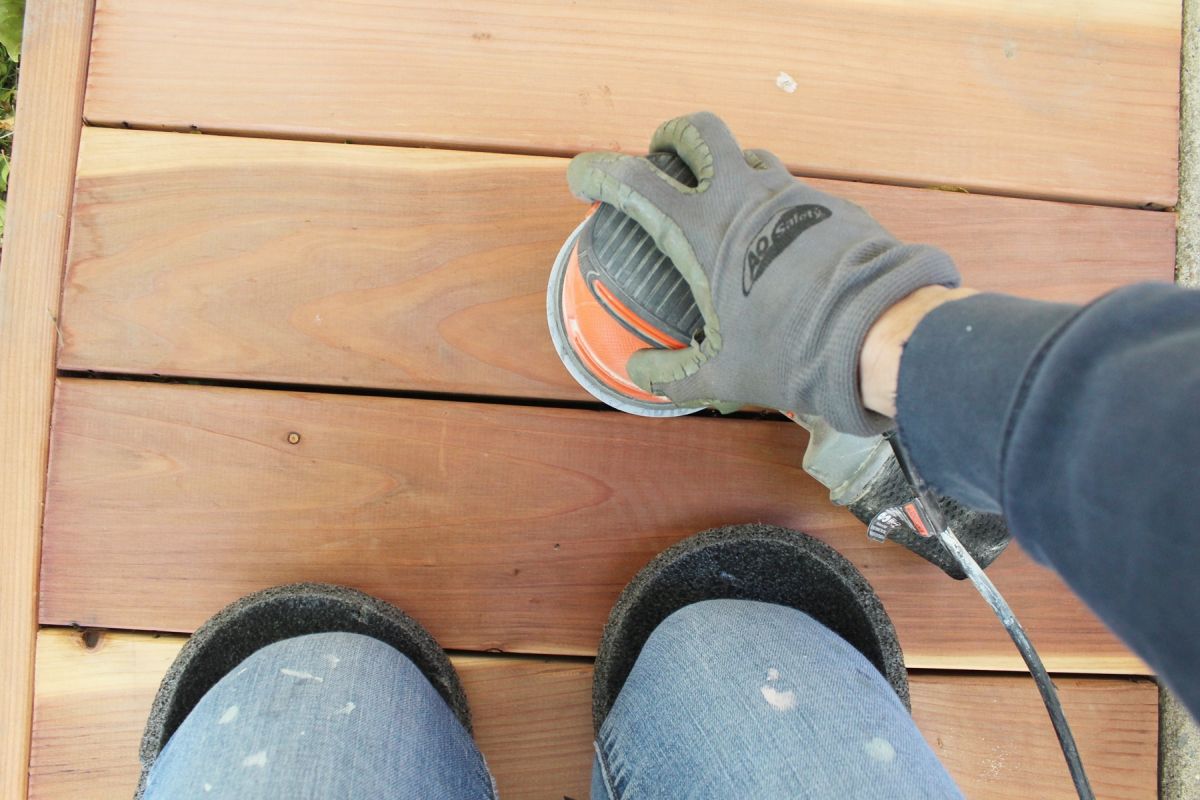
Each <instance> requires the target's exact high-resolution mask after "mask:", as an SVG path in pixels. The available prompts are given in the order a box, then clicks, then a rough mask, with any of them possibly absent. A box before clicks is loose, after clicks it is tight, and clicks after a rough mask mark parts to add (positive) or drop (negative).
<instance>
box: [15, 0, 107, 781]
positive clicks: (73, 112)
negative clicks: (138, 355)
mask: <svg viewBox="0 0 1200 800" xmlns="http://www.w3.org/2000/svg"><path fill="white" fill-rule="evenodd" d="M91 21H92V0H43V1H42V2H34V3H30V4H29V8H28V13H27V14H26V18H25V31H24V38H25V46H24V53H23V56H24V57H23V59H22V61H21V79H20V81H21V82H20V92H19V94H20V97H21V103H20V110H19V112H18V114H17V120H16V130H15V135H14V139H13V156H12V182H11V183H10V184H9V187H8V195H7V197H8V208H7V224H6V230H5V236H4V254H3V259H2V260H0V365H2V372H3V374H2V377H0V453H3V454H4V455H3V459H4V478H3V480H2V481H0V553H3V554H4V555H3V558H2V559H0V731H3V735H2V736H0V796H3V797H23V796H24V794H25V785H26V778H27V775H28V772H27V769H26V765H27V764H28V762H29V720H30V713H31V709H32V703H33V648H34V634H35V633H36V631H37V614H36V609H37V605H36V603H37V588H38V558H39V555H38V553H39V538H40V534H41V525H42V498H43V496H44V492H45V486H46V453H47V438H48V436H49V429H50V408H51V396H52V393H53V390H54V383H53V381H54V349H55V335H56V334H55V326H56V324H57V323H56V316H57V313H58V304H59V292H60V289H61V285H62V271H63V258H64V251H65V249H66V243H67V218H68V214H69V212H70V204H71V187H72V183H73V181H74V177H75V160H76V153H77V150H78V146H79V129H80V114H81V109H82V105H83V86H84V74H85V72H86V70H87V53H88V42H89V39H90V34H91Z"/></svg>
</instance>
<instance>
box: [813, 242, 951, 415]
mask: <svg viewBox="0 0 1200 800" xmlns="http://www.w3.org/2000/svg"><path fill="white" fill-rule="evenodd" d="M872 251H873V253H872ZM864 256H865V260H864ZM834 283H835V284H836V285H835V286H833V287H830V291H828V292H827V293H826V295H825V297H826V298H827V299H828V300H829V301H830V302H829V303H828V304H827V305H828V308H827V309H826V314H816V315H813V321H814V322H816V323H817V324H819V325H820V326H821V330H815V331H813V330H810V331H809V332H808V335H810V336H813V337H814V339H812V340H816V341H820V342H821V343H822V346H821V347H820V349H819V351H818V352H819V353H820V355H819V356H818V358H819V359H820V360H821V361H822V362H823V364H824V365H825V369H824V370H820V371H817V372H818V375H819V377H818V376H817V375H813V373H812V372H809V371H807V370H800V371H798V372H799V374H804V373H805V372H808V374H809V375H810V376H811V377H813V378H817V380H816V381H815V382H814V383H813V384H812V385H810V386H808V387H796V388H797V390H798V391H801V392H803V391H804V390H805V389H808V392H809V393H810V394H809V396H810V397H811V398H812V400H813V407H815V408H816V409H817V413H819V414H820V415H821V416H823V417H825V418H826V419H827V420H828V421H829V424H830V425H832V426H833V427H834V428H835V429H836V430H839V431H842V432H844V433H849V434H853V435H855V436H872V435H875V434H879V433H883V432H884V431H886V430H889V429H891V428H892V427H893V426H894V424H895V423H894V421H893V420H892V419H891V418H889V417H885V416H883V415H882V414H878V413H876V412H874V411H871V410H869V409H867V408H866V407H865V406H864V405H863V399H862V390H861V386H860V383H859V358H860V355H861V353H862V347H863V342H864V341H865V340H866V338H867V333H868V331H870V329H871V326H873V325H874V324H875V322H876V321H877V320H878V319H879V318H880V317H881V316H882V315H883V313H884V312H885V311H887V310H888V309H889V308H891V307H892V306H893V305H895V304H896V303H897V302H899V301H900V300H902V299H904V298H905V297H907V296H908V295H910V294H912V293H913V292H915V291H916V290H918V289H921V288H923V287H925V286H933V285H940V286H946V287H956V286H959V285H960V284H961V283H962V278H961V276H960V275H959V274H958V270H957V269H956V268H955V266H954V262H953V261H952V260H951V259H950V256H949V255H947V254H946V253H945V252H943V251H942V250H939V249H938V248H936V247H931V246H929V245H905V244H895V245H893V246H890V247H887V248H886V249H883V250H882V252H880V249H879V242H878V240H876V241H875V242H872V243H868V244H866V245H863V246H860V247H856V248H854V249H853V250H852V251H851V252H850V253H847V255H846V256H845V257H844V258H843V259H842V261H841V263H840V264H839V265H838V268H837V271H836V278H835V281H834ZM810 341H811V340H810ZM819 373H823V374H819ZM795 396H796V395H793V397H795Z"/></svg>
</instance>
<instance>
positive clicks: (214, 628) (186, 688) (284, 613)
mask: <svg viewBox="0 0 1200 800" xmlns="http://www.w3.org/2000/svg"><path fill="white" fill-rule="evenodd" d="M336 632H347V633H359V634H364V635H366V636H371V637H373V638H375V639H378V640H380V641H381V642H384V643H385V644H389V645H391V646H392V647H394V648H396V650H398V651H400V652H401V653H402V654H404V655H405V656H407V657H408V658H409V660H411V661H412V662H413V663H414V664H415V665H416V666H417V668H418V669H420V670H421V672H422V674H424V675H425V677H426V678H428V679H429V682H430V683H431V684H433V687H434V688H435V689H437V691H438V694H439V695H441V696H442V699H443V700H445V701H446V703H448V704H449V706H450V708H451V710H452V711H453V712H454V715H455V716H456V717H457V718H458V721H459V722H461V723H462V724H463V726H465V727H466V729H467V731H468V732H469V731H470V730H471V714H470V711H469V710H468V708H467V698H466V695H465V694H464V693H463V689H462V684H461V683H460V682H459V679H458V673H456V672H455V671H454V667H453V666H452V665H451V664H450V659H448V658H447V657H446V654H445V653H444V652H443V651H442V648H441V647H439V646H438V643H437V642H436V641H435V640H434V638H433V637H432V636H430V635H429V633H428V632H427V631H426V630H425V629H424V628H422V627H421V626H420V624H419V623H417V622H416V620H414V619H412V618H411V617H409V616H408V615H407V614H405V613H404V612H402V611H400V610H399V609H398V608H396V607H395V606H392V605H391V604H389V603H385V602H384V601H382V600H379V599H378V598H375V597H371V596H370V595H368V594H363V593H362V592H360V591H357V590H355V589H349V588H346V587H344V586H333V585H331V584H325V583H294V584H290V585H287V586H276V587H274V588H272V589H265V590H263V591H261V592H256V593H254V594H251V595H247V596H246V597H243V598H242V599H240V600H237V601H235V602H233V603H231V604H230V605H228V606H226V607H225V608H224V609H222V610H221V611H219V612H218V613H217V614H216V616H214V617H212V618H211V619H209V620H208V621H207V622H205V623H204V624H203V625H201V626H200V628H199V629H198V630H197V631H196V632H195V633H194V634H192V636H191V638H190V639H188V641H187V644H185V645H184V646H183V649H182V650H181V651H180V652H179V655H178V656H176V658H175V661H174V663H173V664H171V667H170V669H168V670H167V674H166V676H165V677H164V678H163V681H162V684H161V685H160V686H159V689H158V694H157V695H156V696H155V698H154V705H153V706H152V707H151V709H150V718H149V721H148V722H147V723H146V732H145V733H144V734H143V736H142V745H141V754H140V755H141V761H142V776H141V780H140V781H139V784H138V796H139V797H140V796H141V793H142V790H143V788H144V786H145V782H146V776H147V775H148V774H149V771H150V767H151V765H153V763H154V760H155V759H156V758H158V754H159V753H160V752H161V751H162V748H163V747H164V746H165V745H166V743H167V740H168V739H170V738H171V734H173V733H174V732H175V730H176V729H177V728H178V727H179V726H180V724H181V723H182V722H183V720H184V718H186V717H187V715H188V714H189V713H190V712H191V710H192V709H193V708H194V707H195V706H196V704H197V703H198V702H200V698H202V697H203V696H204V694H205V693H206V692H207V691H208V690H209V689H211V688H212V687H213V686H214V685H215V684H216V683H217V681H219V680H220V679H221V678H222V677H224V676H225V675H226V674H227V673H229V672H230V671H232V670H233V669H234V668H235V667H236V666H237V665H238V664H240V663H241V662H242V661H244V660H245V659H246V658H247V657H248V656H250V655H251V654H252V653H254V652H255V651H257V650H260V649H262V648H264V647H266V646H267V645H270V644H274V643H275V642H279V641H283V640H284V639H291V638H294V637H296V636H305V635H307V634H310V633H336Z"/></svg>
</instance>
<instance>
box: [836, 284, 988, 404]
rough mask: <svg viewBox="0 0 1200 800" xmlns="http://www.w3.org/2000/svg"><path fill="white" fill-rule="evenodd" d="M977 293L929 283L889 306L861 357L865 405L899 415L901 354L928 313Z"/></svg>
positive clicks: (861, 376)
mask: <svg viewBox="0 0 1200 800" xmlns="http://www.w3.org/2000/svg"><path fill="white" fill-rule="evenodd" d="M973 294H976V290H975V289H948V288H946V287H945V286H925V287H922V288H920V289H918V290H917V291H915V292H913V293H912V294H910V295H908V296H907V297H905V298H904V299H903V300H901V301H900V302H898V303H896V304H895V305H894V306H892V307H891V308H889V309H888V310H887V311H885V312H883V314H882V315H881V316H880V317H879V319H877V320H876V321H875V324H874V325H872V326H871V329H870V330H869V331H867V338H866V339H865V340H864V341H863V348H862V353H861V354H860V355H859V360H858V380H859V388H860V390H861V392H862V399H863V405H864V406H866V407H867V408H869V409H870V410H872V411H874V412H876V413H879V414H883V415H884V416H886V417H894V416H896V385H897V383H898V382H899V379H900V355H901V353H902V352H903V350H904V344H905V343H906V342H907V341H908V340H909V337H911V336H912V334H913V331H915V330H916V328H917V325H918V324H920V322H921V320H923V319H924V318H925V315H926V314H928V313H929V312H930V311H933V310H934V309H935V308H937V307H938V306H940V305H941V304H942V303H949V302H950V301H952V300H961V299H962V298H964V297H970V296H971V295H973Z"/></svg>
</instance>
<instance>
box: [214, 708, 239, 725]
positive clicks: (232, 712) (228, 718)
mask: <svg viewBox="0 0 1200 800" xmlns="http://www.w3.org/2000/svg"><path fill="white" fill-rule="evenodd" d="M237 715H238V707H237V706H230V707H229V708H227V709H225V713H224V714H222V715H221V718H220V719H219V720H217V724H218V725H228V724H229V723H231V722H233V721H234V720H235V719H237Z"/></svg>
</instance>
